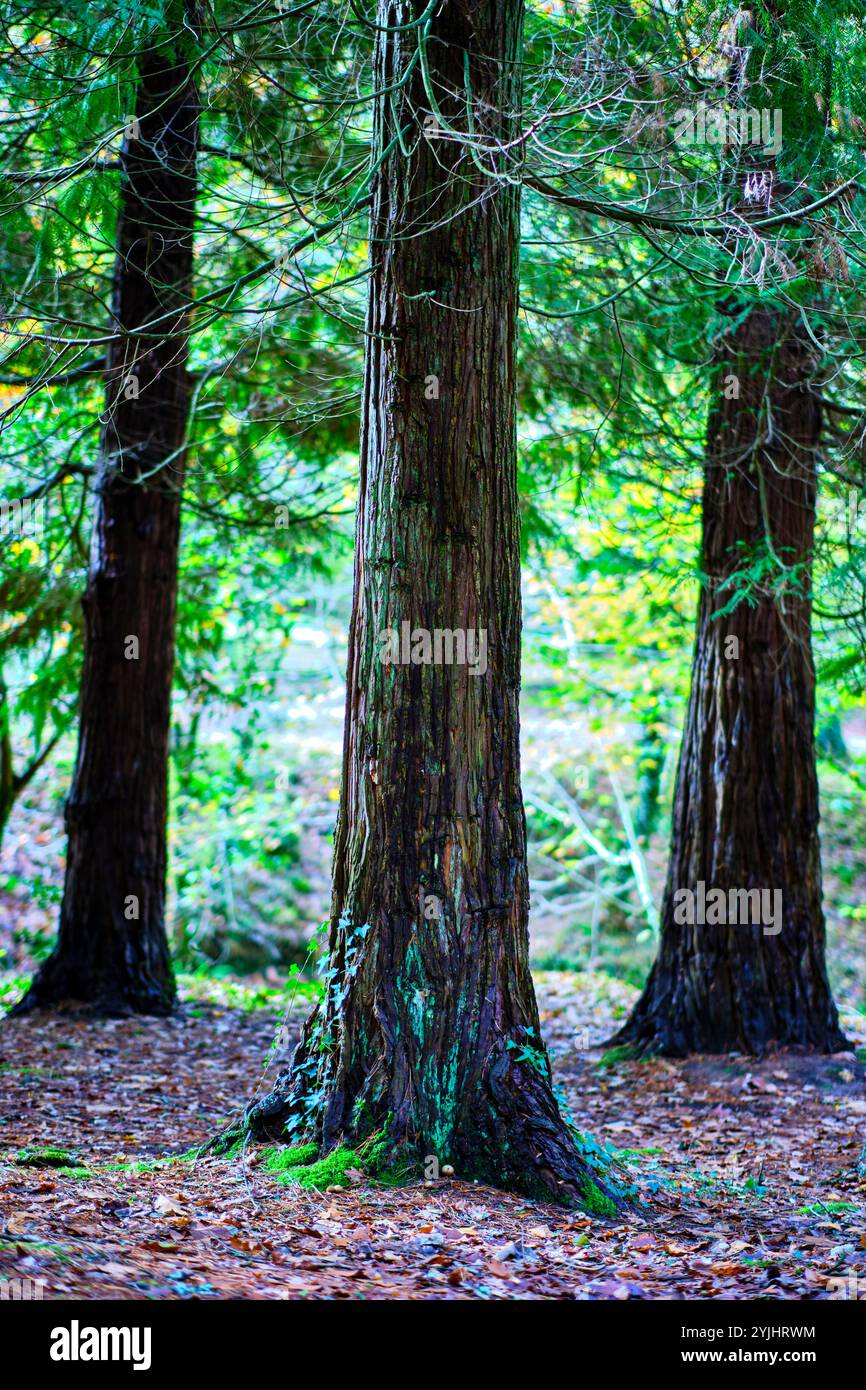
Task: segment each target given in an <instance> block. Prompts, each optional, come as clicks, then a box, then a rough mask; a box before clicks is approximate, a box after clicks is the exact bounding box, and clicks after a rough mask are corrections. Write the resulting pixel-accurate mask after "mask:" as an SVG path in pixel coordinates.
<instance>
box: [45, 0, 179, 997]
mask: <svg viewBox="0 0 866 1390" xmlns="http://www.w3.org/2000/svg"><path fill="white" fill-rule="evenodd" d="M178 8H179V7H178ZM189 41H190V39H189V33H188V31H184V29H183V28H182V27H181V26H180V25H178V31H177V34H175V35H173V36H171V37H167V38H166V39H165V40H164V41H163V42H161V43H158V44H155V45H154V47H153V48H152V49H151V50H149V51H147V52H145V53H144V54H143V55H142V56H141V58H140V60H139V85H138V94H137V105H136V112H135V120H134V121H133V122H131V123H130V127H129V129H128V131H127V136H126V138H125V140H124V147H123V153H122V164H123V175H122V185H121V193H120V208H119V220H118V230H117V254H116V261H115V275H114V297H113V317H114V328H115V331H117V332H119V333H120V335H121V336H119V337H118V339H117V340H116V341H114V342H113V343H112V344H111V345H110V347H109V350H108V360H107V373H106V409H105V416H104V419H103V432H102V438H101V441H100V463H99V471H98V477H97V482H96V506H95V516H94V523H93V535H92V542H91V557H90V567H89V573H88V579H87V586H86V592H85V595H84V599H83V604H84V612H85V620H86V625H85V656H84V671H83V677H82V688H81V703H80V716H79V740H78V757H77V762H76V767H75V773H74V778H73V783H72V789H71V792H70V795H69V798H68V801H67V803H66V829H67V833H68V851H67V862H66V881H65V886H64V893H63V904H62V907H61V913H60V930H59V936H58V940H57V944H56V946H55V948H54V951H53V952H52V954H51V956H50V957H49V958H48V960H47V961H46V962H45V963H44V965H43V966H42V968H41V969H40V971H39V973H38V974H37V976H36V978H35V979H34V981H33V983H32V985H31V988H30V991H29V993H28V995H27V996H26V998H25V1000H24V1001H23V1006H22V1007H24V1008H25V1009H26V1008H33V1007H45V1006H53V1005H58V1004H61V1003H65V1002H72V1001H74V1002H77V1003H80V1004H83V1005H86V1006H87V1007H88V1008H89V1009H90V1010H91V1011H94V1012H100V1013H126V1012H140V1013H165V1012H168V1011H169V1010H170V1009H171V1008H172V1005H173V1002H174V997H175V989H174V979H173V976H172V971H171V965H170V962H169V953H168V945H167V941H166V934H165V920H164V911H165V875H166V799H167V769H168V740H169V720H170V701H171V682H172V669H173V664H174V627H175V606H176V591H177V564H178V542H179V531H180V506H181V491H182V487H183V477H184V463H185V448H186V431H187V423H188V417H189V407H190V399H191V395H190V382H189V377H188V375H187V365H186V364H187V346H188V333H189V301H190V294H191V289H192V267H193V217H194V204H195V188H196V144H197V138H198V98H197V94H196V88H195V85H194V82H193V80H192V78H191V75H190V57H191V51H190V48H189Z"/></svg>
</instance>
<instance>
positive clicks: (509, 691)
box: [248, 0, 600, 1203]
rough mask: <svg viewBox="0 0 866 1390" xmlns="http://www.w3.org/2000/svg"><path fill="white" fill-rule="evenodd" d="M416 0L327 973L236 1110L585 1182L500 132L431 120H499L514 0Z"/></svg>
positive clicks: (376, 258) (383, 233) (393, 107)
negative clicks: (442, 644) (441, 645)
mask: <svg viewBox="0 0 866 1390" xmlns="http://www.w3.org/2000/svg"><path fill="white" fill-rule="evenodd" d="M422 10H423V5H422V4H421V3H420V0H415V3H408V0H382V3H381V4H380V8H379V15H378V22H379V24H380V25H381V26H383V29H382V30H381V31H380V33H379V37H378V42H377V55H376V62H375V82H376V88H377V90H378V91H380V92H382V93H383V94H389V95H383V96H382V97H381V99H380V100H379V102H378V110H377V118H376V119H377V125H376V134H375V139H376V148H377V149H378V150H379V151H382V150H384V149H385V148H386V147H388V146H391V152H390V153H389V154H388V156H387V158H386V160H385V162H384V164H383V165H382V166H381V168H380V169H379V171H378V174H377V176H376V179H375V187H374V205H373V212H372V223H371V238H370V243H371V259H372V264H373V275H372V283H371V292H370V301H369V317H368V330H369V338H368V351H367V362H366V379H365V389H364V420H363V436H362V448H361V470H360V497H359V504H358V519H357V532H356V553H355V592H354V605H353V615H352V622H351V631H350V639H349V665H348V690H347V715H346V735H345V749H344V761H343V787H342V803H341V811H340V816H339V820H338V825H337V833H336V845H335V856H334V886H333V903H332V919H331V929H330V972H331V973H330V976H329V988H328V994H327V998H326V1001H325V1002H324V1004H323V1005H322V1007H321V1008H320V1009H319V1010H318V1011H317V1013H316V1014H314V1015H313V1017H312V1019H311V1020H310V1021H309V1022H308V1025H307V1028H306V1030H305V1033H304V1036H303V1038H302V1041H301V1044H300V1047H299V1049H298V1051H297V1053H296V1055H295V1058H294V1062H293V1065H292V1067H291V1068H290V1069H289V1071H288V1072H286V1073H285V1074H284V1075H283V1076H282V1077H281V1078H280V1079H279V1080H278V1083H277V1086H276V1088H275V1090H274V1091H273V1092H272V1093H271V1095H270V1096H269V1097H267V1098H266V1099H265V1100H264V1101H263V1102H261V1103H260V1104H259V1105H257V1106H256V1107H255V1108H254V1109H253V1110H252V1111H251V1112H250V1115H249V1117H248V1119H249V1123H250V1126H251V1128H252V1130H253V1132H254V1133H255V1134H257V1135H259V1136H260V1137H265V1136H270V1137H285V1135H286V1133H287V1132H288V1133H289V1134H299V1135H300V1134H302V1133H304V1134H308V1135H310V1134H311V1135H312V1136H313V1137H314V1138H316V1139H317V1140H318V1141H319V1142H320V1143H321V1145H322V1148H323V1149H324V1150H330V1149H332V1148H333V1147H334V1146H335V1145H337V1144H338V1143H340V1142H345V1143H348V1144H350V1145H354V1144H355V1143H357V1142H359V1141H361V1140H364V1139H365V1138H367V1137H369V1136H371V1135H372V1134H377V1133H380V1134H382V1135H383V1136H385V1138H386V1140H387V1142H388V1143H389V1145H391V1146H394V1147H395V1148H397V1149H400V1150H402V1151H404V1152H405V1153H406V1154H407V1155H408V1156H409V1157H410V1158H412V1159H421V1160H423V1159H424V1157H425V1156H435V1157H437V1158H438V1159H439V1160H440V1161H441V1162H443V1163H446V1162H447V1163H450V1164H452V1165H453V1167H454V1168H455V1171H456V1172H457V1173H458V1175H461V1176H465V1177H472V1178H477V1179H479V1180H482V1181H488V1182H491V1183H495V1184H498V1185H500V1186H507V1187H513V1188H516V1189H519V1190H522V1191H526V1192H528V1193H532V1194H534V1195H536V1196H545V1197H554V1198H558V1199H560V1200H566V1201H568V1200H571V1201H573V1200H577V1201H581V1200H582V1201H584V1202H588V1203H592V1202H593V1201H595V1202H597V1201H598V1199H599V1197H600V1193H599V1190H598V1188H597V1187H596V1186H595V1185H594V1183H593V1179H592V1176H591V1174H590V1172H589V1170H588V1169H587V1167H586V1166H585V1165H584V1163H583V1161H582V1160H581V1158H580V1156H579V1155H578V1152H577V1150H576V1148H575V1145H574V1142H573V1139H572V1136H571V1134H570V1132H569V1130H568V1128H567V1126H566V1125H565V1124H564V1122H563V1120H562V1118H561V1117H560V1114H559V1110H558V1107H557V1103H556V1100H555V1099H554V1096H553V1092H552V1089H551V1081H550V1068H549V1063H548V1059H547V1055H546V1052H545V1051H544V1048H543V1046H542V1043H541V1040H540V1034H539V1020H538V1012H537V1007H536V1002H535V996H534V990H533V984H532V979H531V976H530V973H529V966H528V959H527V910H528V884H527V866H526V827H525V820H524V812H523V803H522V798H521V791H520V766H519V725H518V699H519V686H520V633H521V612H520V556H519V515H518V501H517V491H516V436H515V356H514V336H515V313H516V302H517V264H518V247H519V224H518V216H519V190H518V186H517V184H516V182H512V181H511V180H510V179H509V178H507V177H506V175H507V174H508V172H509V171H513V170H514V168H515V164H514V159H515V156H514V153H513V151H512V153H511V154H509V155H507V156H506V155H503V154H497V155H492V154H491V153H490V152H489V151H488V150H484V151H482V150H476V151H475V154H476V156H477V159H476V158H473V154H472V153H471V152H470V151H469V149H468V148H467V145H466V143H465V142H460V141H459V140H457V139H456V138H455V137H454V135H453V133H450V132H449V127H452V126H453V127H454V128H455V129H456V130H459V131H464V132H465V131H466V129H467V121H468V120H469V119H471V120H472V123H473V129H474V132H475V139H476V140H477V141H478V142H483V143H485V144H487V143H490V142H493V141H496V140H501V141H503V142H504V141H507V140H509V139H512V138H513V137H514V135H515V131H516V118H517V115H518V112H519V103H520V84H519V56H520V42H521V23H522V0H445V3H443V4H442V5H441V7H439V9H438V10H437V11H436V12H435V14H434V16H433V18H432V20H431V21H430V25H429V33H427V34H426V35H425V34H423V33H422V34H420V35H419V31H418V29H417V28H411V27H410V28H405V27H404V28H403V29H402V30H400V31H398V29H397V26H401V25H402V26H406V25H408V24H409V23H410V22H411V21H413V20H415V19H416V18H417V17H418V15H419V14H420V13H421V12H422ZM385 27H387V29H388V32H384V29H385ZM419 37H420V39H421V41H422V42H423V43H424V44H425V46H426V51H425V58H426V64H427V68H428V73H429V84H425V71H424V65H423V64H421V63H419V62H417V61H416V62H415V66H414V69H413V72H412V76H411V78H410V80H409V82H408V84H407V85H405V86H404V87H403V88H402V89H400V90H399V91H398V90H396V84H397V83H398V81H399V80H400V79H401V78H402V77H403V76H404V74H405V73H406V71H407V68H408V66H409V64H410V63H411V62H412V61H413V58H416V57H417V46H418V42H419ZM464 61H465V62H466V63H467V64H468V67H467V68H466V70H464ZM467 83H468V86H469V90H470V91H471V117H470V116H468V115H467V95H466V88H467ZM431 93H432V96H433V98H434V100H431ZM435 108H438V110H437V109H435ZM398 122H399V124H400V126H401V127H402V142H403V145H404V147H405V149H406V153H404V152H403V151H401V148H400V143H399V142H396V143H395V141H394V137H395V134H396V132H397V123H398ZM479 166H481V167H479ZM403 624H407V625H408V629H409V630H411V631H413V632H416V634H417V632H418V631H420V630H421V629H424V630H426V632H428V633H430V634H431V638H432V634H434V633H435V630H436V629H449V630H455V629H462V630H472V631H473V632H474V634H475V638H474V643H475V646H474V649H473V650H474V652H475V653H476V654H479V649H480V651H483V650H484V646H483V643H484V641H485V640H486V661H485V660H484V659H483V658H482V659H480V660H478V661H476V663H475V664H474V667H470V665H469V664H467V663H464V664H457V663H456V662H455V664H445V663H444V662H443V663H442V664H435V662H434V663H432V664H411V663H409V664H401V663H400V660H399V658H400V657H401V656H403V655H405V653H401V652H400V651H399V650H398V651H396V652H394V651H392V652H390V653H388V652H387V647H388V643H387V642H386V641H383V640H382V636H381V635H382V634H383V633H386V632H388V631H389V630H393V631H394V632H395V634H396V642H395V646H396V647H397V648H399V646H400V643H401V639H402V636H403ZM482 632H483V633H484V634H485V638H482V637H480V636H479V635H478V634H480V633H482ZM449 637H450V634H449ZM423 640H424V639H423V638H422V637H417V635H416V638H415V642H414V646H415V649H416V652H417V653H418V655H419V656H423V655H424V652H423V650H422V648H423ZM446 645H448V642H447V639H446ZM383 654H384V655H388V654H390V655H391V656H396V657H397V658H398V660H392V661H391V662H390V663H389V662H386V661H385V660H383ZM434 655H435V652H434ZM443 655H444V650H443ZM458 655H459V651H458Z"/></svg>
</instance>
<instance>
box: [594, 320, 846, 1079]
mask: <svg viewBox="0 0 866 1390" xmlns="http://www.w3.org/2000/svg"><path fill="white" fill-rule="evenodd" d="M816 370H817V363H816V357H815V353H814V349H813V345H812V343H811V342H810V340H809V339H807V338H806V336H805V334H804V332H803V331H802V329H801V328H800V327H799V325H798V323H797V321H796V320H792V319H789V318H785V317H783V315H782V313H781V311H777V310H774V309H772V308H770V307H762V306H759V307H756V308H753V309H752V310H751V312H750V313H748V315H746V316H745V317H743V318H741V320H740V321H739V322H738V323H737V324H736V325H735V326H733V327H732V329H731V330H730V332H729V334H728V335H727V338H726V340H725V341H724V343H723V346H722V349H721V351H720V353H719V354H718V357H717V361H716V371H715V381H714V386H713V392H714V396H713V399H714V401H715V404H714V406H713V408H712V409H711V412H710V416H709V421H708V429H707V452H706V463H705V475H704V503H703V541H702V570H703V578H704V583H703V590H702V595H701V600H700V607H699V613H698V622H697V637H696V641H695V648H694V658H693V667H692V688H691V695H690V699H689V705H688V712H687V715H686V722H685V730H684V734H683V741H682V747H681V751H680V761H679V769H678V774H677V787H676V795H675V801H674V811H673V833H672V843H671V857H670V865H669V869H668V877H667V884H666V887H665V893H664V901H663V906H662V922H661V942H660V948H659V953H658V958H657V960H656V962H655V965H654V966H653V969H652V972H651V974H650V977H649V980H648V981H647V985H646V988H645V990H644V992H643V995H642V997H641V999H640V1001H639V1002H638V1004H637V1006H636V1008H635V1011H634V1013H633V1014H632V1016H631V1018H630V1019H629V1021H628V1023H627V1024H626V1026H625V1027H624V1028H623V1029H622V1031H621V1032H620V1033H619V1034H618V1037H617V1041H620V1042H627V1043H633V1044H636V1045H637V1046H638V1047H639V1048H640V1049H642V1050H645V1051H653V1052H659V1053H663V1054H666V1055H670V1056H683V1055H685V1054H687V1053H689V1052H727V1051H731V1050H736V1051H740V1052H746V1053H761V1052H763V1051H764V1050H765V1049H766V1048H768V1047H769V1046H771V1045H783V1044H800V1045H803V1046H808V1047H811V1048H816V1049H818V1050H821V1051H829V1052H832V1051H835V1050H836V1049H838V1048H841V1047H843V1046H845V1039H844V1037H843V1035H842V1033H841V1031H840V1028H839V1022H838V1018H837V1013H836V1008H835V1005H834V1003H833V999H832V996H831V993H830V988H829V985H828V981H827V973H826V968H825V963H824V918H823V913H822V907H821V861H820V845H819V838H818V780H817V774H816V768H815V739H814V720H815V676H814V669H813V664H812V651H811V579H810V571H811V556H812V545H813V532H814V525H815V502H816V492H817V469H816V460H817V454H818V449H819V442H820V434H821V405H820V397H819V387H818V385H817V383H816V382H815V380H814V378H815V374H816ZM737 390H738V393H739V394H738V395H736V394H734V393H735V391H737ZM746 571H749V572H750V575H751V584H752V588H751V592H750V593H749V594H748V596H747V597H744V599H743V601H741V602H739V603H738V604H736V606H734V607H733V608H732V609H731V610H730V611H726V607H727V606H729V605H730V603H731V601H732V600H733V599H734V597H735V595H736V593H737V592H738V588H742V591H743V592H744V593H745V588H744V587H743V586H744V584H745V574H746ZM700 883H703V884H704V885H705V888H704V892H705V894H708V893H709V892H710V889H711V888H718V889H721V890H722V891H723V892H724V893H725V895H726V899H727V902H728V904H730V898H729V897H728V894H729V892H730V890H731V889H747V890H748V889H766V890H769V891H770V893H771V894H772V893H774V892H775V891H776V890H778V891H780V892H781V894H782V898H781V904H780V911H779V914H778V916H779V921H778V923H777V922H776V921H775V920H773V921H772V922H771V923H770V924H769V925H770V930H769V931H768V930H767V925H768V924H767V923H766V921H765V922H763V923H759V924H748V925H742V924H740V925H731V924H730V922H728V923H727V924H722V923H719V922H715V923H714V922H712V921H708V922H706V924H703V925H702V924H700V923H699V922H697V921H695V922H694V923H693V924H689V923H688V922H683V921H682V918H683V917H684V916H687V915H688V908H687V906H686V903H685V900H684V898H683V896H682V895H681V896H679V897H677V895H678V894H679V893H680V890H691V891H692V892H693V893H694V894H695V896H696V898H697V896H698V894H699V891H700V890H699V888H698V885H699V884H700ZM775 903H776V899H775V898H773V897H772V896H771V897H769V898H768V899H767V904H768V905H771V906H772V909H773V910H774V909H775ZM678 905H679V907H678ZM695 915H696V916H697V915H698V914H697V911H696V913H695ZM705 915H706V916H707V917H709V915H710V914H709V913H706V914H705ZM714 915H717V914H714ZM740 915H745V914H744V913H742V911H740ZM748 915H749V917H751V916H753V915H754V914H753V913H752V912H750V913H749V914H748ZM725 916H726V917H728V918H730V916H731V913H730V909H729V906H726V908H725ZM677 917H679V919H680V920H679V921H678V920H677ZM777 925H778V926H779V927H780V930H778V931H776V930H775V928H776V926H777Z"/></svg>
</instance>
